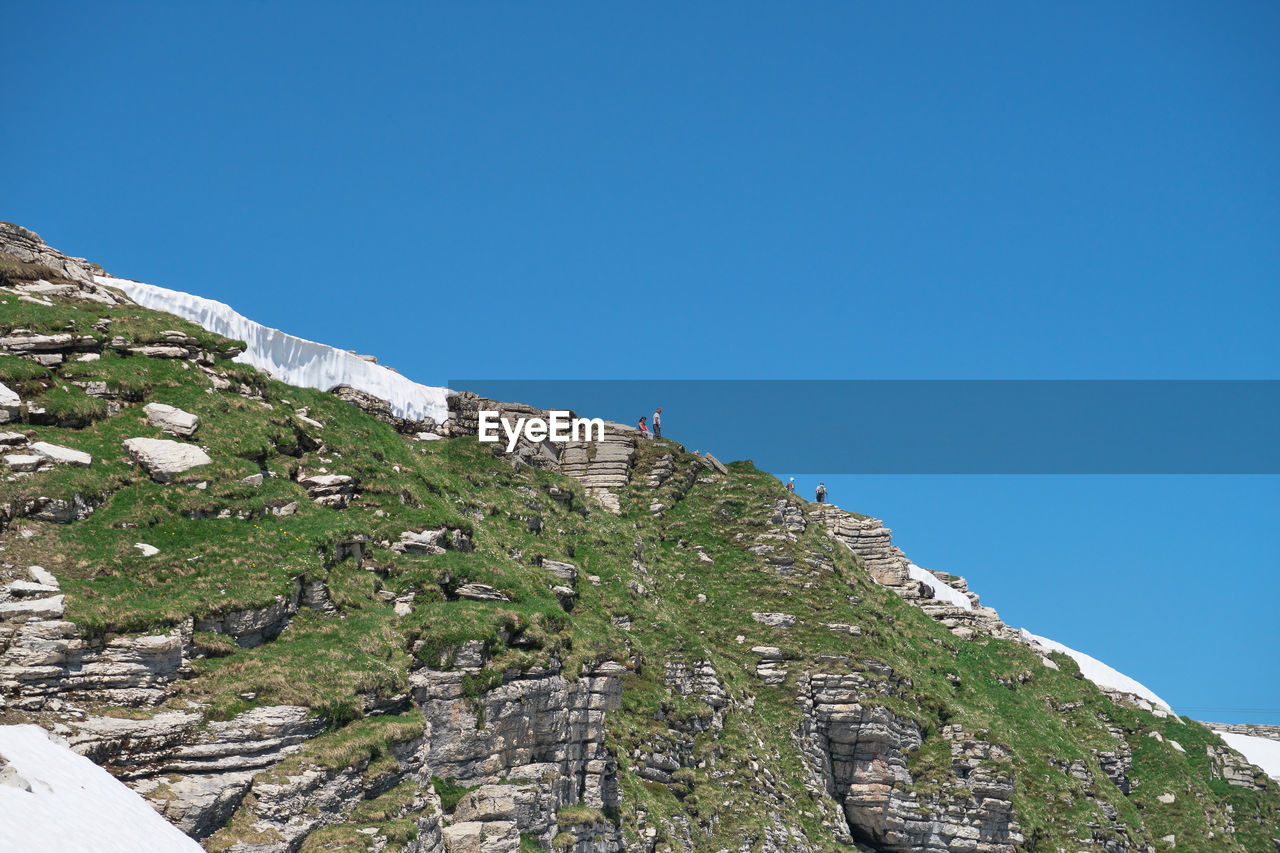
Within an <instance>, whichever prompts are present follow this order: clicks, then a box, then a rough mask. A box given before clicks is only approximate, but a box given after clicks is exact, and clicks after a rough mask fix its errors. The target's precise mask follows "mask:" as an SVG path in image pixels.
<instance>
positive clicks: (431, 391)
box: [96, 276, 449, 423]
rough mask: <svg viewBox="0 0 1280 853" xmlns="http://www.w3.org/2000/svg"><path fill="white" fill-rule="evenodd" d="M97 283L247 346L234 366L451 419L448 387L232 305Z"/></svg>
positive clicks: (146, 287)
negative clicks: (412, 376)
mask: <svg viewBox="0 0 1280 853" xmlns="http://www.w3.org/2000/svg"><path fill="white" fill-rule="evenodd" d="M96 279H97V282H98V284H101V285H105V286H106V287H114V288H116V289H118V290H121V291H123V292H124V294H125V295H126V296H128V297H129V298H130V299H132V300H133V301H134V302H137V303H138V304H139V305H141V306H142V307H144V308H152V309H154V310H157V311H167V312H169V313H170V314H177V315H178V316H179V317H182V318H183V319H184V320H190V321H191V322H193V323H196V324H197V325H199V326H202V327H203V328H205V329H207V330H208V331H210V332H214V333H216V334H219V335H223V336H224V337H228V338H232V339H234V340H240V341H244V342H245V343H246V344H248V348H247V349H246V350H245V352H244V354H243V355H239V356H237V357H236V359H235V360H236V361H239V362H243V363H244V364H249V365H252V366H253V367H256V368H258V369H259V370H265V371H266V372H268V373H270V374H271V375H272V376H273V377H275V378H276V379H278V380H280V381H281V382H285V383H288V384H290V385H299V386H301V387H303V388H317V389H319V390H321V391H328V390H329V389H330V388H333V387H334V386H336V385H350V386H352V387H353V388H358V389H360V390H361V391H364V392H365V393H367V394H372V395H373V396H375V397H378V398H380V399H383V400H386V401H387V402H389V403H390V404H391V410H392V411H393V412H394V413H395V414H396V415H397V416H399V417H402V418H407V419H409V420H414V421H420V420H422V419H423V418H433V419H435V421H436V423H442V422H444V421H445V420H446V419H447V418H448V417H449V409H448V405H447V404H446V402H445V398H446V396H447V394H448V393H449V389H447V388H435V387H432V386H429V385H419V384H418V383H417V382H414V381H412V380H410V379H406V378H405V377H403V376H401V375H400V374H399V373H396V372H395V371H394V370H388V369H387V368H385V367H382V366H381V365H377V364H371V363H369V362H367V361H364V360H363V359H359V358H356V357H355V356H354V355H352V354H351V353H349V352H347V351H345V350H340V349H336V348H335V347H331V346H326V345H325V344H318V343H316V342H314V341H309V340H306V339H305V338H299V337H296V336H294V335H290V334H286V333H285V332H282V331H280V330H279V329H272V328H270V327H268V326H264V325H262V324H261V323H255V322H253V321H252V320H250V319H249V318H248V317H245V316H244V315H242V314H239V313H237V312H236V311H234V310H233V309H232V308H231V307H230V306H229V305H224V304H223V303H221V302H215V301H214V300H212V299H205V298H203V297H200V296H193V295H191V294H190V293H183V292H181V291H178V290H169V289H168V288H165V287H156V286H155V285H153V284H143V283H142V282H138V281H129V280H128V279H122V278H111V277H109V276H96Z"/></svg>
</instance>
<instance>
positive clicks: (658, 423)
mask: <svg viewBox="0 0 1280 853" xmlns="http://www.w3.org/2000/svg"><path fill="white" fill-rule="evenodd" d="M653 437H654V438H662V407H661V406H659V407H658V410H657V411H656V412H654V413H653Z"/></svg>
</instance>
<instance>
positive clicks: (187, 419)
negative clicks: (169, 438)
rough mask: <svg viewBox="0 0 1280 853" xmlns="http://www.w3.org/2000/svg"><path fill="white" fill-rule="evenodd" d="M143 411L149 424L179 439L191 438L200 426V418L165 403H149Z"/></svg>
mask: <svg viewBox="0 0 1280 853" xmlns="http://www.w3.org/2000/svg"><path fill="white" fill-rule="evenodd" d="M142 411H144V412H145V413H146V415H147V423H149V424H151V425H152V426H153V427H159V428H160V429H161V430H163V431H164V432H167V433H169V435H174V436H177V437H178V438H191V437H192V436H193V435H195V434H196V428H197V427H198V426H200V418H198V417H196V416H195V415H193V414H191V413H190V412H184V411H183V410H182V409H179V408H176V407H174V406H169V405H166V404H164V403H148V404H147V405H145V406H143V407H142Z"/></svg>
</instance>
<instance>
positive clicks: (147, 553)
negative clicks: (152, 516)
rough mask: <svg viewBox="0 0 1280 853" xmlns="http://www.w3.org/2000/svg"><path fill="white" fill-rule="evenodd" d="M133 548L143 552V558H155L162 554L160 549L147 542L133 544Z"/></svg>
mask: <svg viewBox="0 0 1280 853" xmlns="http://www.w3.org/2000/svg"><path fill="white" fill-rule="evenodd" d="M133 547H135V548H137V549H138V550H139V551H141V552H142V556H144V557H154V556H155V555H156V554H159V553H160V549H159V548H157V547H156V546H154V545H148V544H147V543H146V542H135V543H133Z"/></svg>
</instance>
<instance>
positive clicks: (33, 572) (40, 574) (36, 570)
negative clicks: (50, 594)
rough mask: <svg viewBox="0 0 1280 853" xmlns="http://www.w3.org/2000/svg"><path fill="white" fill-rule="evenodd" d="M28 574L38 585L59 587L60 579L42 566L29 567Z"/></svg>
mask: <svg viewBox="0 0 1280 853" xmlns="http://www.w3.org/2000/svg"><path fill="white" fill-rule="evenodd" d="M27 574H29V575H30V576H31V579H32V580H33V581H35V582H36V583H38V584H44V585H45V586H52V587H56V586H58V579H57V578H56V577H54V576H53V573H52V572H50V571H48V570H47V569H45V568H42V567H41V566H27Z"/></svg>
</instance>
